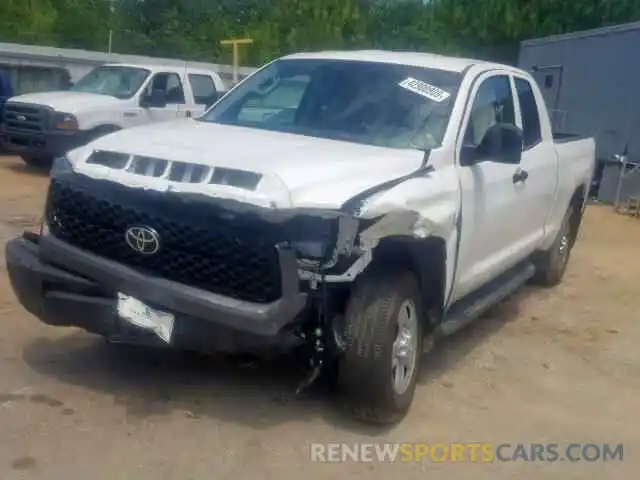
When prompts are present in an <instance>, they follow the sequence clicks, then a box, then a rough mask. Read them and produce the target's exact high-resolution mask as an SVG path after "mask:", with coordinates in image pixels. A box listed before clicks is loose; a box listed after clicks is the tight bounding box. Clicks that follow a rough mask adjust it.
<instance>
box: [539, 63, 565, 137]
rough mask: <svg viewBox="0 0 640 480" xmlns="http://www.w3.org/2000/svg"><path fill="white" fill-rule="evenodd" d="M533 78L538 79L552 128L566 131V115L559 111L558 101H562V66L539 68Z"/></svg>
mask: <svg viewBox="0 0 640 480" xmlns="http://www.w3.org/2000/svg"><path fill="white" fill-rule="evenodd" d="M532 73H533V78H535V79H536V82H538V85H539V87H540V90H541V91H542V96H543V97H544V102H545V104H546V105H547V110H549V116H550V117H551V118H550V120H551V127H552V129H553V131H554V132H555V131H562V130H564V124H565V122H566V118H565V116H566V115H565V113H566V112H563V111H561V110H558V100H559V99H560V85H561V82H562V65H550V66H544V65H543V66H538V67H536V68H535V69H534V70H533V72H532Z"/></svg>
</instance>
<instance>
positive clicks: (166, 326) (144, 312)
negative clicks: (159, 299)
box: [117, 292, 175, 343]
mask: <svg viewBox="0 0 640 480" xmlns="http://www.w3.org/2000/svg"><path fill="white" fill-rule="evenodd" d="M117 313H118V317H120V318H121V319H122V320H124V321H125V322H127V323H129V324H131V325H134V326H136V327H139V328H143V329H145V330H148V331H151V332H153V333H154V334H155V335H157V336H158V337H159V338H160V339H161V340H162V341H164V342H165V343H171V341H172V338H173V330H174V325H175V316H174V315H173V314H171V313H168V312H164V311H162V310H158V309H156V308H153V307H150V306H149V305H147V304H146V303H144V302H142V301H141V300H138V299H137V298H135V297H132V296H130V295H127V294H125V293H121V292H118V298H117Z"/></svg>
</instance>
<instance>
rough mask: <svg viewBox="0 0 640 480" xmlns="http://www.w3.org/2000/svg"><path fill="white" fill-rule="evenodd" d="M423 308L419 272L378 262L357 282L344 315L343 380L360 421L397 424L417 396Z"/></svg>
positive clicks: (340, 380)
mask: <svg viewBox="0 0 640 480" xmlns="http://www.w3.org/2000/svg"><path fill="white" fill-rule="evenodd" d="M424 318H425V316H424V308H423V305H422V300H421V295H420V289H419V287H418V282H417V281H416V279H415V277H414V275H413V274H412V273H410V272H409V271H407V270H402V269H389V268H382V267H377V268H376V269H375V270H374V271H371V272H369V273H366V274H365V275H363V277H362V278H361V279H360V280H359V281H358V282H357V283H356V285H355V288H354V291H353V293H352V295H351V298H350V300H349V302H348V305H347V309H346V314H345V341H346V351H345V353H344V354H343V356H342V357H341V359H340V361H339V364H338V385H339V388H340V390H341V393H342V394H343V395H344V397H345V400H346V406H347V408H348V410H349V411H350V412H351V413H352V414H353V415H354V416H355V417H357V418H358V419H359V420H362V421H365V422H367V423H375V424H393V423H397V422H398V421H400V420H401V419H402V418H404V416H405V415H406V414H407V412H408V410H409V407H410V406H411V403H412V401H413V397H414V393H415V388H416V381H417V378H418V370H419V364H420V357H421V352H422V345H423V331H424V330H423V326H424Z"/></svg>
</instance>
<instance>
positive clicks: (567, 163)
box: [543, 138, 596, 249]
mask: <svg viewBox="0 0 640 480" xmlns="http://www.w3.org/2000/svg"><path fill="white" fill-rule="evenodd" d="M554 145H555V151H556V155H557V157H558V163H557V165H558V179H559V182H558V189H557V192H556V197H555V202H554V205H553V208H552V210H551V213H550V215H549V219H548V222H547V227H548V228H547V232H548V233H547V236H546V238H545V242H544V243H545V244H544V245H543V248H545V249H546V248H549V247H550V246H551V244H552V243H553V240H554V239H555V236H556V234H557V232H558V230H559V228H560V226H561V224H562V220H563V218H564V215H565V213H566V211H567V209H568V208H569V204H570V202H571V199H572V198H573V195H574V193H575V192H576V191H577V190H579V191H580V195H581V201H582V208H583V209H584V208H585V206H586V200H587V196H588V194H589V189H590V186H591V181H592V178H593V173H594V169H595V164H596V162H595V157H596V143H595V140H594V139H593V138H582V139H577V140H571V141H562V142H556V143H555V144H554Z"/></svg>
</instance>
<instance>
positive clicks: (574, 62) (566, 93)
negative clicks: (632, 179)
mask: <svg viewBox="0 0 640 480" xmlns="http://www.w3.org/2000/svg"><path fill="white" fill-rule="evenodd" d="M639 59H640V24H628V25H621V26H617V27H609V28H604V29H599V30H597V31H592V32H584V33H579V34H569V35H565V36H558V37H550V38H548V39H538V40H530V41H526V42H523V43H522V46H521V50H520V59H519V66H520V67H521V68H524V69H525V70H529V71H532V70H535V69H536V68H537V71H534V72H533V73H534V76H535V77H536V79H537V80H538V83H539V84H540V87H541V88H542V90H543V93H544V94H545V98H546V101H547V106H548V107H549V109H550V110H553V112H552V114H553V118H554V124H555V127H556V128H557V129H561V130H564V131H567V132H575V133H581V134H585V135H590V136H593V137H595V138H596V142H597V149H598V152H597V155H598V158H600V159H608V158H611V157H612V156H613V155H614V154H617V153H622V151H623V149H624V147H625V145H626V144H628V147H629V156H630V158H631V159H632V160H640V61H639Z"/></svg>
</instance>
